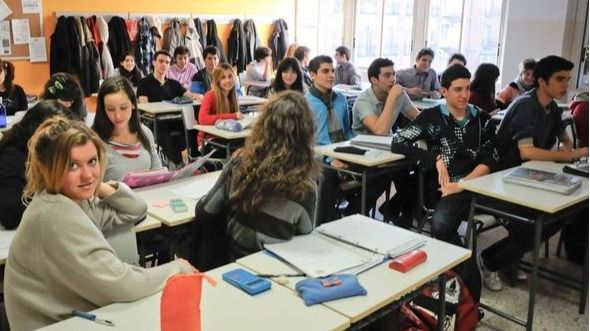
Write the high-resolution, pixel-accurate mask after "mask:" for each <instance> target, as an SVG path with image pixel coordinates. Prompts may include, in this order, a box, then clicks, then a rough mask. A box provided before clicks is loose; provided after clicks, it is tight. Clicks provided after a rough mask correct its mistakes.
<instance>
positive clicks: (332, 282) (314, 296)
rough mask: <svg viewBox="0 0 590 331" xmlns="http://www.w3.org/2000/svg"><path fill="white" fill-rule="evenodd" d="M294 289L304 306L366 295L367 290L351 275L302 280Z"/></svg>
mask: <svg viewBox="0 0 590 331" xmlns="http://www.w3.org/2000/svg"><path fill="white" fill-rule="evenodd" d="M295 289H296V290H297V293H299V295H300V296H301V297H302V298H303V301H304V302H305V305H306V306H311V305H315V304H317V303H322V302H327V301H332V300H336V299H341V298H348V297H353V296H357V295H367V290H366V289H365V288H364V287H363V286H362V285H361V284H360V283H359V281H358V278H357V277H356V276H355V275H352V274H336V275H333V276H329V277H322V278H308V279H304V280H301V281H299V282H297V284H295Z"/></svg>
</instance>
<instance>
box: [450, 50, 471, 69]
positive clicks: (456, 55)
mask: <svg viewBox="0 0 590 331" xmlns="http://www.w3.org/2000/svg"><path fill="white" fill-rule="evenodd" d="M453 60H459V61H461V62H463V65H464V66H466V65H467V59H466V58H465V56H463V54H461V53H453V55H451V57H450V58H449V64H451V62H452V61H453Z"/></svg>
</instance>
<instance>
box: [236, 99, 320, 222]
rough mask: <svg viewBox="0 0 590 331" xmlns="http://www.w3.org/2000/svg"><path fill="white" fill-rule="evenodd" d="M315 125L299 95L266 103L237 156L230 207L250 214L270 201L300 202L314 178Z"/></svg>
mask: <svg viewBox="0 0 590 331" xmlns="http://www.w3.org/2000/svg"><path fill="white" fill-rule="evenodd" d="M313 145H314V124H313V118H312V115H311V110H310V108H309V105H308V103H307V101H306V100H305V97H303V95H302V94H301V93H298V92H294V91H285V92H282V93H279V94H278V95H277V97H276V98H274V99H272V100H271V101H269V102H268V103H267V104H266V105H265V106H264V109H263V110H262V114H261V115H260V118H259V119H258V121H257V122H256V124H255V125H254V127H253V128H252V134H251V135H250V136H249V137H248V138H247V139H246V144H245V146H244V148H242V150H241V151H240V153H239V156H238V162H237V164H236V166H235V168H234V169H233V174H232V188H233V189H232V192H231V194H230V196H229V201H230V204H231V205H233V206H235V207H236V209H237V210H241V211H243V212H245V213H252V212H253V211H254V210H256V208H257V207H258V206H260V205H261V204H262V202H263V201H264V200H265V199H268V198H270V197H293V198H299V199H303V197H304V195H305V193H306V192H309V187H310V184H309V179H310V178H311V179H317V178H319V174H320V164H319V162H318V161H317V160H315V159H314V152H313Z"/></svg>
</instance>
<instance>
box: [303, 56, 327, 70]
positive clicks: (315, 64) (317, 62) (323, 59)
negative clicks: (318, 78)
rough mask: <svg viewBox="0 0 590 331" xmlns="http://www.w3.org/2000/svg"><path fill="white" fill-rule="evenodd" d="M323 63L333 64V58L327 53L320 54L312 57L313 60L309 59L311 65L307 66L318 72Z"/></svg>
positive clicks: (308, 68)
mask: <svg viewBox="0 0 590 331" xmlns="http://www.w3.org/2000/svg"><path fill="white" fill-rule="evenodd" d="M322 63H330V64H332V63H333V62H332V58H331V57H329V56H327V55H318V56H316V57H314V58H313V59H311V61H309V66H308V67H307V70H309V72H314V73H316V74H317V72H318V69H319V68H320V66H321V65H322Z"/></svg>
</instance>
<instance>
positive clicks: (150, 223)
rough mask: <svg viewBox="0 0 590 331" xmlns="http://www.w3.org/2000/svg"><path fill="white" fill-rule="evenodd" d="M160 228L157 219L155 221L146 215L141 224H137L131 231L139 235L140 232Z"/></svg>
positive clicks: (160, 223) (160, 224)
mask: <svg viewBox="0 0 590 331" xmlns="http://www.w3.org/2000/svg"><path fill="white" fill-rule="evenodd" d="M161 226H162V222H160V221H159V220H158V219H156V218H155V217H153V216H150V215H147V216H146V217H145V220H143V221H142V222H141V223H139V224H137V225H136V226H135V227H134V228H133V231H134V232H135V233H140V232H145V231H149V230H153V229H157V228H159V227H161Z"/></svg>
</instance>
